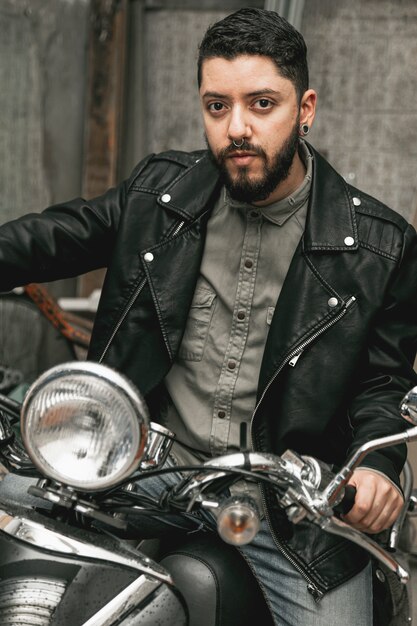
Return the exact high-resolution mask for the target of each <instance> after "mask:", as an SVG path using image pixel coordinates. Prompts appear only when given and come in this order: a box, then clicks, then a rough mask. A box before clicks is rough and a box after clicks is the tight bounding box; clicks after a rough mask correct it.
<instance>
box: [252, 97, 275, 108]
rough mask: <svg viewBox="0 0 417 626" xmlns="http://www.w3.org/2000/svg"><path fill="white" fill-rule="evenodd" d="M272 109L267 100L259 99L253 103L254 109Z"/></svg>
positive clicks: (269, 101)
mask: <svg viewBox="0 0 417 626" xmlns="http://www.w3.org/2000/svg"><path fill="white" fill-rule="evenodd" d="M271 107H272V102H271V100H267V98H260V100H257V101H256V102H255V109H270V108H271Z"/></svg>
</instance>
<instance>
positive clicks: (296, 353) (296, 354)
mask: <svg viewBox="0 0 417 626" xmlns="http://www.w3.org/2000/svg"><path fill="white" fill-rule="evenodd" d="M355 301H356V298H355V296H352V297H351V298H349V300H348V301H347V302H346V304H345V306H344V308H343V309H342V310H341V311H340V312H339V313H338V314H337V315H336V316H335V317H334V318H333V319H332V320H330V321H329V322H327V323H326V324H324V325H323V326H322V327H321V328H319V329H318V330H316V332H314V333H313V334H312V335H310V337H308V338H307V339H305V341H303V342H302V343H301V344H300V345H299V346H297V347H296V348H294V350H292V351H291V352H290V353H289V354H288V355H287V357H286V358H285V359H284V360H283V361H282V363H281V365H280V366H279V367H278V368H277V370H276V371H275V373H274V375H273V376H272V377H271V378H270V380H269V382H268V384H267V385H266V387H265V389H264V391H263V393H262V396H261V397H260V399H259V402H258V403H257V405H256V407H255V409H254V411H253V414H252V418H251V425H250V433H251V443H252V449H254V445H253V433H252V428H253V420H254V417H255V414H256V412H257V410H258V408H259V406H260V404H261V402H262V400H263V399H264V397H265V395H266V393H267V391H268V389H269V388H270V386H271V385H272V383H273V382H274V380H275V379H276V377H277V376H278V374H279V373H280V372H281V371H282V369H283V368H284V367H285V365H286V364H287V363H288V365H290V366H291V367H295V365H296V363H297V361H298V359H299V358H300V356H301V354H302V353H303V352H304V350H305V349H306V347H307V346H309V345H310V344H311V343H312V342H313V341H315V340H316V339H317V337H319V336H320V335H322V334H323V333H324V332H326V331H327V330H328V329H329V328H331V326H333V325H334V324H336V323H337V322H338V321H339V320H340V319H341V318H342V317H343V316H344V315H345V314H346V313H347V310H348V308H349V307H350V306H351V305H352V304H353V303H354V302H355ZM261 494H262V503H263V506H264V511H265V518H266V521H267V523H268V527H269V531H270V533H271V536H272V539H273V541H274V543H275V545H276V547H277V548H278V550H279V551H280V552H281V553H282V554H283V555H284V556H285V558H286V559H287V560H288V561H289V562H290V563H291V564H292V565H293V567H295V569H296V570H297V571H298V572H299V574H301V576H302V577H303V578H304V579H305V580H306V582H307V590H308V591H309V593H310V594H311V595H312V596H313V598H314V600H315V601H316V602H319V601H320V600H321V599H322V597H323V596H324V592H323V591H322V590H321V589H319V588H318V587H317V585H316V583H315V582H314V581H313V579H312V578H310V576H309V575H308V574H307V572H306V571H305V570H304V569H303V568H302V567H301V566H300V565H299V563H298V562H297V561H296V560H295V559H294V558H293V556H292V554H291V552H290V550H288V549H287V548H286V547H285V546H284V545H283V544H282V543H281V541H280V540H279V539H278V537H277V536H276V534H275V530H274V529H273V527H272V523H271V519H270V516H269V512H268V508H267V504H266V498H265V493H264V488H263V487H261Z"/></svg>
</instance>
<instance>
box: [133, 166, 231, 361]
mask: <svg viewBox="0 0 417 626" xmlns="http://www.w3.org/2000/svg"><path fill="white" fill-rule="evenodd" d="M219 189H220V183H219V175H218V171H217V168H216V167H215V166H214V165H213V163H212V162H211V161H210V159H209V158H208V157H207V156H205V157H203V158H202V159H200V160H199V161H198V162H197V163H196V165H195V166H193V167H192V168H190V169H188V170H186V172H185V174H183V175H182V176H181V177H180V178H178V179H177V180H176V181H174V183H173V184H172V185H171V187H170V188H169V189H167V190H164V193H163V194H162V196H160V197H159V199H158V202H159V203H160V204H163V206H164V207H165V208H168V209H170V210H172V211H175V212H176V213H177V214H178V216H179V218H180V220H181V221H179V224H178V225H179V226H181V228H180V230H179V232H178V234H177V235H175V236H174V237H169V238H168V239H165V240H163V241H162V242H160V243H158V244H157V245H155V246H153V247H152V248H148V249H147V250H143V251H142V252H141V259H142V263H143V266H144V270H145V272H146V275H147V278H148V281H149V284H150V287H151V292H152V297H153V300H154V303H155V307H156V310H157V314H158V318H159V323H160V325H161V330H162V334H163V336H164V340H165V345H166V346H167V350H168V353H169V356H170V358H171V360H173V358H174V357H175V354H176V353H177V351H178V348H179V345H180V342H181V338H182V334H183V332H184V327H185V324H186V321H187V317H188V311H189V308H190V306H191V301H192V298H193V294H194V290H195V285H196V282H197V279H198V276H199V272H200V265H201V259H202V255H203V250H204V241H205V233H206V226H207V221H208V218H209V215H210V213H211V210H212V208H213V206H214V203H215V201H216V198H217V196H218V193H219ZM167 194H168V195H169V196H170V199H169V201H168V202H166V201H165V202H164V200H165V199H166V197H167ZM181 224H182V225H181ZM146 253H151V254H152V256H153V259H152V261H151V262H147V261H146V257H147V255H146Z"/></svg>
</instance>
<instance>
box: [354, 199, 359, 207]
mask: <svg viewBox="0 0 417 626" xmlns="http://www.w3.org/2000/svg"><path fill="white" fill-rule="evenodd" d="M353 204H354V205H355V206H360V205H361V199H360V198H353Z"/></svg>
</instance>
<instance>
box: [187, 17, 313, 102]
mask: <svg viewBox="0 0 417 626" xmlns="http://www.w3.org/2000/svg"><path fill="white" fill-rule="evenodd" d="M241 54H259V55H262V56H266V57H269V58H271V59H272V61H274V63H275V65H276V66H277V69H278V71H279V73H280V75H281V76H283V77H284V78H288V79H289V80H290V81H291V82H292V83H293V84H294V87H295V90H296V92H297V96H298V100H299V101H300V100H301V98H302V96H303V94H304V92H305V91H306V90H307V89H308V65H307V46H306V44H305V41H304V38H303V36H302V35H301V34H300V33H299V32H298V31H297V30H296V29H295V28H294V27H293V26H291V24H290V23H289V22H287V20H285V19H284V18H283V17H281V16H280V15H278V13H276V12H275V11H267V10H266V9H255V8H246V9H240V10H239V11H236V12H235V13H232V14H231V15H228V16H227V17H225V18H224V19H222V20H220V21H219V22H216V23H215V24H213V25H212V26H210V27H209V28H208V30H207V32H206V34H205V35H204V37H203V40H202V42H201V44H200V47H199V54H198V85H199V86H200V85H201V70H202V65H203V61H204V60H205V59H210V58H213V57H223V58H225V59H234V58H235V57H237V56H239V55H241Z"/></svg>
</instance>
